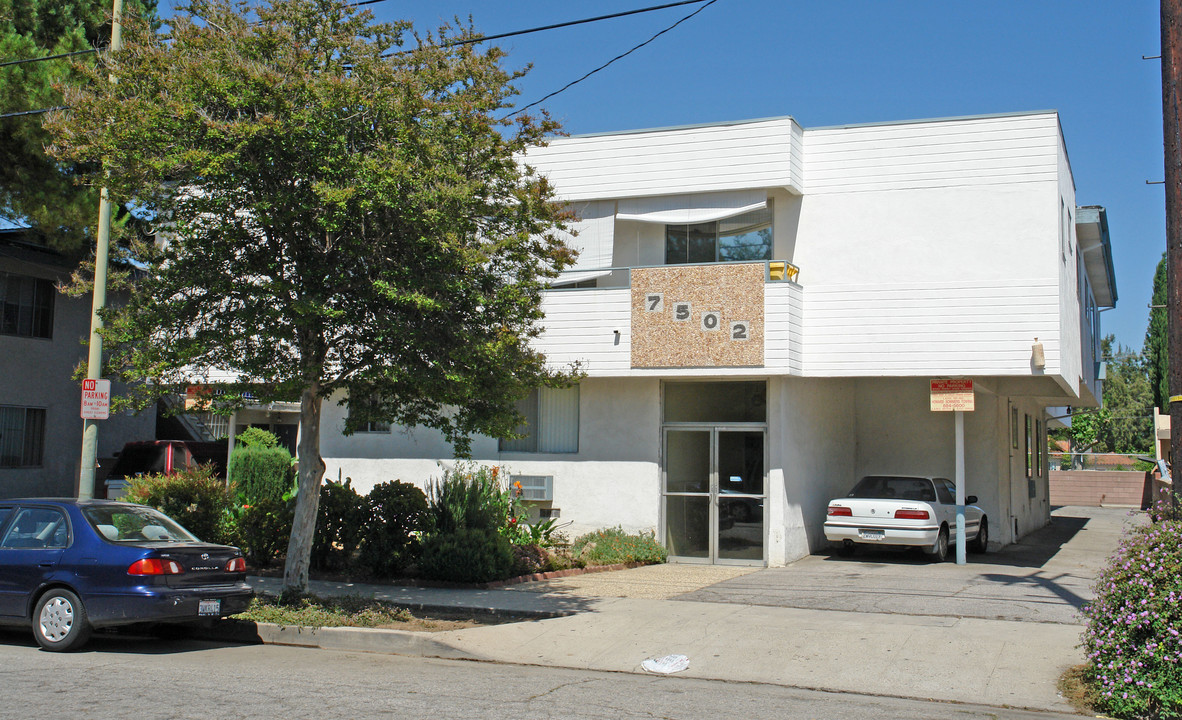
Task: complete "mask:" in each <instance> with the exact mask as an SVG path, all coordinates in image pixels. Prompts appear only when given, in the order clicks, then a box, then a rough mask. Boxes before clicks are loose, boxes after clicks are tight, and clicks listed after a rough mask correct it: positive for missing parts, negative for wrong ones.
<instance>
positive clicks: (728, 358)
mask: <svg viewBox="0 0 1182 720" xmlns="http://www.w3.org/2000/svg"><path fill="white" fill-rule="evenodd" d="M764 279H765V277H764V264H763V263H741V264H740V263H734V264H730V263H728V264H719V265H691V266H678V265H672V266H667V267H660V268H636V269H634V270H633V271H632V367H641V368H644V367H760V366H762V365H763V284H764ZM752 341H754V342H752Z"/></svg>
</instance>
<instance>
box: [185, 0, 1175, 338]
mask: <svg viewBox="0 0 1182 720" xmlns="http://www.w3.org/2000/svg"><path fill="white" fill-rule="evenodd" d="M660 2H661V0H595V1H593V2H592V1H590V0H568V1H567V2H561V3H559V2H541V1H539V0H444V1H439V0H433V1H431V2H423V1H422V0H419V1H418V2H405V1H404V0H387V1H386V2H382V3H379V4H376V5H373V6H371V9H372V10H373V12H374V14H375V16H377V17H378V18H379V19H382V20H394V19H409V20H412V21H413V22H414V23H415V25H416V27H418V28H420V29H432V28H434V27H436V26H437V25H438V24H439V23H441V22H446V21H450V20H451V19H452V18H454V17H455V16H457V15H458V16H460V17H462V18H467V16H469V15H471V17H472V20H473V22H474V23H475V25H476V27H477V29H478V30H480V31H481V32H484V33H486V34H495V33H501V32H507V31H512V30H520V29H525V28H529V27H535V26H539V25H547V24H551V23H557V22H563V21H567V20H575V19H579V18H585V17H592V16H597V15H603V14H608V13H612V12H619V11H623V10H630V9H635V8H639V7H644V6H648V5H656V4H660ZM697 7H699V6H695V5H691V6H683V7H678V8H670V9H666V10H661V11H658V12H652V13H647V14H643V15H637V16H632V17H629V18H622V19H617V20H608V21H604V22H600V23H594V24H591V25H583V26H577V27H572V28H565V29H560V30H552V31H548V32H544V33H539V34H534V35H526V36H521V37H515V38H507V39H504V40H501V41H498V42H499V43H500V44H501V46H502V47H504V48H505V49H506V50H507V51H508V52H509V57H508V58H507V61H506V62H507V65H508V66H510V67H521V66H524V65H527V64H532V65H533V70H532V72H531V73H530V74H529V75H528V76H527V77H526V78H524V79H523V80H522V81H521V82H520V87H521V90H522V96H521V104H525V103H529V102H533V101H534V100H537V99H539V98H541V97H542V96H544V95H546V94H547V93H549V92H552V91H554V90H557V89H558V88H560V87H562V86H563V85H565V84H566V83H568V82H570V81H571V80H574V79H576V78H578V77H579V76H581V75H583V74H584V73H585V72H587V71H589V70H592V69H594V68H595V67H597V66H599V65H601V64H602V63H604V62H606V61H607V60H609V59H611V58H612V57H614V56H616V55H618V54H620V53H622V52H624V51H626V50H628V49H629V48H631V47H633V46H634V45H636V44H638V43H641V42H643V41H645V40H647V39H648V38H649V37H651V36H652V35H653V34H655V33H656V32H658V31H660V30H661V29H663V28H665V27H667V26H669V25H671V24H673V23H674V22H676V21H677V20H678V19H679V18H681V17H683V16H685V15H687V14H689V13H690V12H692V11H693V10H694V9H696V8H697ZM1158 8H1159V5H1158V2H1151V1H1150V0H1121V1H1119V2H1113V1H1112V0H1108V1H1106V2H1100V1H1085V0H1071V1H1068V0H1037V1H1035V2H1030V1H1029V0H1024V1H1021V2H1019V1H1017V0H995V1H994V2H991V3H968V2H948V1H947V0H944V1H941V2H935V1H933V0H911V1H903V0H899V1H885V0H884V1H877V2H872V1H870V0H796V1H793V0H717V2H715V3H714V4H713V5H711V6H709V7H708V8H706V9H705V10H703V11H702V12H701V13H700V14H698V15H697V16H696V17H694V18H692V19H690V20H688V21H686V22H685V23H683V24H681V25H680V26H678V27H677V28H676V29H674V30H672V31H671V32H669V33H667V34H665V35H663V36H661V37H660V38H658V39H657V40H656V41H654V42H653V43H651V44H650V45H648V46H646V47H644V48H642V49H640V50H638V51H636V52H635V53H633V54H632V55H630V56H629V57H627V58H625V59H623V60H620V61H618V62H616V63H615V64H614V65H612V66H611V67H609V68H607V69H606V70H603V71H601V72H599V73H598V74H596V75H594V76H592V77H591V78H589V79H588V80H585V81H583V82H582V83H580V84H578V85H575V86H574V87H572V88H570V89H569V90H567V91H565V92H564V93H562V94H561V95H558V96H557V97H555V98H552V99H551V100H549V101H547V102H546V103H545V105H544V107H546V108H548V109H549V110H550V112H551V114H552V115H553V116H554V117H555V118H557V119H559V120H560V121H561V122H562V123H563V125H564V128H565V130H566V131H567V132H570V133H572V134H576V133H589V132H604V131H612V130H628V129H637V128H647V127H659V126H666V125H682V124H687V123H702V122H714V121H722V120H741V119H749V118H759V117H771V116H779V115H791V116H793V117H795V118H796V119H797V121H798V122H800V124H801V125H803V126H804V127H806V128H808V127H818V126H825V125H841V124H847V123H861V122H882V121H891V120H907V119H918V118H933V117H948V116H959V115H977V114H992V113H1005V112H1016V111H1029V110H1052V109H1053V110H1058V111H1059V113H1060V121H1061V123H1062V125H1063V132H1064V136H1065V138H1066V141H1067V150H1068V154H1069V155H1070V158H1071V164H1072V170H1073V172H1074V175H1075V182H1076V199H1077V201H1078V203H1079V204H1080V205H1103V206H1104V207H1106V208H1107V210H1108V221H1109V227H1110V230H1111V235H1112V242H1113V249H1114V255H1115V266H1116V276H1117V289H1118V292H1119V295H1120V300H1119V302H1118V304H1117V307H1116V309H1114V310H1111V311H1107V312H1105V313H1104V315H1103V316H1102V317H1103V328H1104V332H1105V333H1114V334H1115V335H1116V337H1117V340H1118V341H1119V342H1120V343H1122V344H1124V345H1128V346H1132V347H1133V348H1134V349H1138V350H1139V349H1140V348H1141V345H1142V342H1143V340H1144V335H1145V326H1146V321H1147V318H1148V312H1149V311H1148V309H1147V307H1146V306H1147V304H1148V302H1149V296H1150V291H1151V285H1152V280H1153V271H1154V268H1155V267H1156V264H1157V262H1158V260H1159V259H1160V257H1161V254H1162V252H1163V251H1164V250H1165V217H1164V193H1163V188H1162V186H1160V185H1146V184H1145V181H1146V180H1153V181H1158V180H1161V179H1162V176H1163V169H1162V127H1161V66H1160V64H1159V62H1158V61H1157V60H1142V59H1141V56H1142V55H1157V54H1158V51H1159V46H1160V36H1159V29H1158V19H1159V9H1158ZM166 12H167V11H166Z"/></svg>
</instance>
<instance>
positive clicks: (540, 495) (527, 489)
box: [510, 475, 554, 502]
mask: <svg viewBox="0 0 1182 720" xmlns="http://www.w3.org/2000/svg"><path fill="white" fill-rule="evenodd" d="M510 479H511V481H512V482H513V483H514V485H513V487H517V485H516V483H521V499H522V500H525V501H526V502H553V500H554V476H553V475H513V476H512V477H511V478H510Z"/></svg>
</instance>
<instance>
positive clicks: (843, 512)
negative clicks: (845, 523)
mask: <svg viewBox="0 0 1182 720" xmlns="http://www.w3.org/2000/svg"><path fill="white" fill-rule="evenodd" d="M834 516H842V517H853V516H854V511H853V510H850V509H849V508H848V507H842V506H841V505H830V506H829V517H834Z"/></svg>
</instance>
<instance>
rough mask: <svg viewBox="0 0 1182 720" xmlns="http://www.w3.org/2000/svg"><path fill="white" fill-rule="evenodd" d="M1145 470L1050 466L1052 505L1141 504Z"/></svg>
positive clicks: (1136, 505)
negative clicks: (1057, 467) (1078, 468)
mask: <svg viewBox="0 0 1182 720" xmlns="http://www.w3.org/2000/svg"><path fill="white" fill-rule="evenodd" d="M1144 489H1145V473H1143V472H1133V471H1129V470H1123V471H1122V470H1052V471H1051V478H1050V492H1051V504H1052V505H1083V506H1085V507H1105V506H1108V507H1111V506H1114V505H1115V506H1127V507H1135V508H1139V507H1141V498H1142V493H1143V492H1144Z"/></svg>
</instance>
